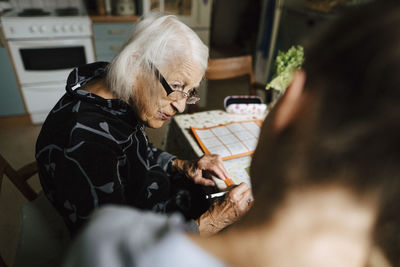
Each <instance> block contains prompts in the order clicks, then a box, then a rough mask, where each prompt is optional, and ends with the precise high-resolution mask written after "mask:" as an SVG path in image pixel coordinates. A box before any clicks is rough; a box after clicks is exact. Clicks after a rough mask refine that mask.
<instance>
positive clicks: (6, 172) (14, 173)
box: [0, 155, 38, 267]
mask: <svg viewBox="0 0 400 267" xmlns="http://www.w3.org/2000/svg"><path fill="white" fill-rule="evenodd" d="M37 171H38V167H37V164H36V161H35V162H32V163H29V164H27V165H25V166H23V167H22V168H20V169H19V170H15V169H14V168H13V167H11V165H10V164H9V163H8V162H7V161H6V160H5V159H4V157H3V156H2V155H0V192H1V188H2V182H3V177H4V176H7V177H8V178H9V179H10V181H11V182H12V183H13V184H14V185H15V187H16V188H17V189H18V191H20V192H21V194H22V195H23V196H24V197H25V198H26V199H28V200H29V201H33V200H35V199H36V198H37V197H38V194H37V193H36V192H35V191H34V190H33V189H32V187H31V186H30V185H29V184H28V183H27V180H28V179H29V178H31V177H33V176H34V175H35V174H36V173H37ZM5 266H7V265H6V264H5V262H4V260H3V258H2V257H1V255H0V267H5Z"/></svg>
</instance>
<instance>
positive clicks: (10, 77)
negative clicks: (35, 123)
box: [0, 46, 25, 116]
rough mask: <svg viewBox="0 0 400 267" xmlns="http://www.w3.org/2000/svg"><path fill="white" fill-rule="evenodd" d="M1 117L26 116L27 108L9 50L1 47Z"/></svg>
mask: <svg viewBox="0 0 400 267" xmlns="http://www.w3.org/2000/svg"><path fill="white" fill-rule="evenodd" d="M0 81H1V84H0V116H14V115H22V114H25V107H24V103H23V101H22V97H21V94H20V91H19V89H18V85H17V81H16V77H15V74H14V71H13V68H12V65H11V61H10V58H9V56H8V53H7V49H6V48H5V47H3V46H0Z"/></svg>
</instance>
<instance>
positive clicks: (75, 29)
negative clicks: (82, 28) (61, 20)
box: [71, 24, 78, 32]
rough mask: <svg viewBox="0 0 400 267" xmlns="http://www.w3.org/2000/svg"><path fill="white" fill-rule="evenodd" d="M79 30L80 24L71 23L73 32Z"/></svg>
mask: <svg viewBox="0 0 400 267" xmlns="http://www.w3.org/2000/svg"><path fill="white" fill-rule="evenodd" d="M77 30H78V25H76V24H73V25H71V32H75V31H77Z"/></svg>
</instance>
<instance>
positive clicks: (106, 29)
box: [93, 22, 136, 62]
mask: <svg viewBox="0 0 400 267" xmlns="http://www.w3.org/2000/svg"><path fill="white" fill-rule="evenodd" d="M135 24H136V22H124V23H121V22H120V23H113V22H109V23H93V34H94V45H95V49H96V57H97V60H98V61H108V62H109V61H111V60H112V59H113V57H114V56H115V55H116V54H117V53H118V52H119V51H120V49H121V48H122V45H123V44H124V42H125V40H126V38H127V37H128V35H129V33H130V32H131V31H132V30H133V28H134V27H135Z"/></svg>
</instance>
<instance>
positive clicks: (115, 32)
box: [108, 29, 125, 34]
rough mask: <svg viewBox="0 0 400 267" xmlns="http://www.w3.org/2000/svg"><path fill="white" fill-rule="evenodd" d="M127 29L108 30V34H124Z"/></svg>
mask: <svg viewBox="0 0 400 267" xmlns="http://www.w3.org/2000/svg"><path fill="white" fill-rule="evenodd" d="M124 33H125V30H122V29H116V30H108V34H124Z"/></svg>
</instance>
